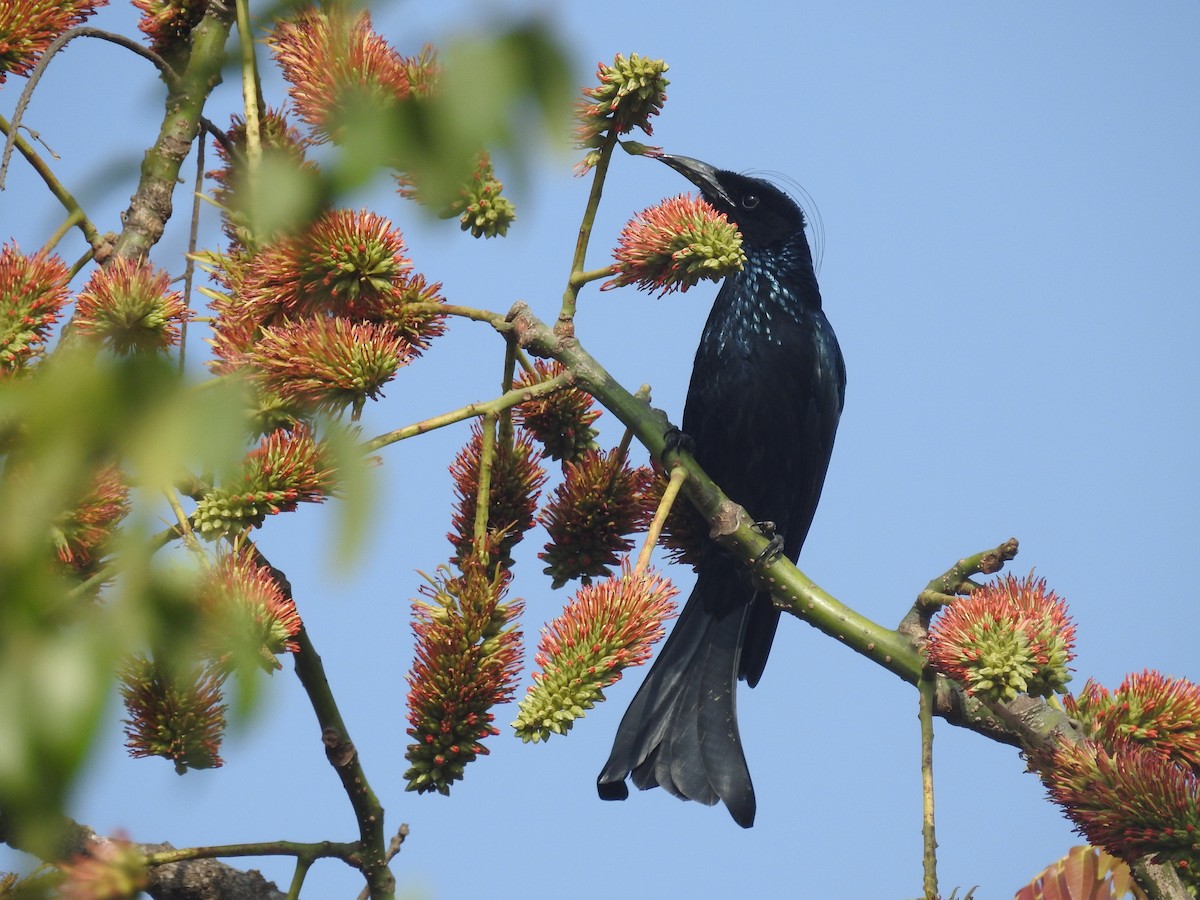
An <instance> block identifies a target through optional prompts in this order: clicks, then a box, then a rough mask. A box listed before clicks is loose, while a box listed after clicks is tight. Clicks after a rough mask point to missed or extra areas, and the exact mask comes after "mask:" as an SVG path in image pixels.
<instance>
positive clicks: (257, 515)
mask: <svg viewBox="0 0 1200 900" xmlns="http://www.w3.org/2000/svg"><path fill="white" fill-rule="evenodd" d="M336 484H337V471H336V469H334V467H333V464H332V461H331V460H330V458H329V453H328V450H327V448H326V447H325V446H324V445H323V444H322V443H320V442H319V441H318V440H317V439H316V437H315V436H314V435H313V433H312V431H311V430H310V429H309V428H307V427H304V426H298V427H297V428H295V429H293V430H292V431H287V430H285V429H282V428H280V429H278V430H276V431H273V432H272V433H271V434H269V435H267V437H265V438H263V440H262V442H261V443H260V444H259V446H258V447H257V448H256V449H255V450H253V451H251V452H250V453H249V454H247V455H246V458H245V460H244V461H243V463H242V468H241V470H240V471H239V472H238V473H236V474H235V475H234V476H233V477H232V478H230V479H228V480H227V481H226V482H225V483H223V484H222V485H221V486H220V487H216V488H213V489H212V490H210V491H209V492H208V493H206V494H205V495H204V496H203V497H202V498H201V499H200V501H199V502H198V503H197V504H196V512H195V513H194V515H193V520H194V522H195V527H196V529H197V530H198V531H199V532H200V533H201V534H202V535H204V536H205V537H208V538H217V537H220V536H221V535H223V534H228V533H234V532H240V531H244V530H246V529H248V528H252V527H253V528H257V527H258V526H259V525H261V524H262V523H263V520H264V519H265V518H266V517H267V516H269V515H275V514H277V513H281V512H291V511H292V510H294V509H295V508H296V506H297V504H299V503H320V502H321V501H322V500H324V499H325V498H326V497H328V496H329V495H330V494H332V493H333V491H334V489H335V487H336Z"/></svg>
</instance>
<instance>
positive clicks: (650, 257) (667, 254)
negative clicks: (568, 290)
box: [601, 194, 746, 297]
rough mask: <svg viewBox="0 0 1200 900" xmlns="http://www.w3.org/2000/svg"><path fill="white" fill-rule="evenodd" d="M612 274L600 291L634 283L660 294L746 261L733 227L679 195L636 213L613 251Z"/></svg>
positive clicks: (718, 274) (715, 276)
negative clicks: (614, 261) (613, 273)
mask: <svg viewBox="0 0 1200 900" xmlns="http://www.w3.org/2000/svg"><path fill="white" fill-rule="evenodd" d="M613 255H614V257H615V258H616V260H617V262H616V265H615V266H614V269H615V271H616V277H615V278H613V279H612V280H610V281H606V282H605V283H604V284H603V285H602V286H601V290H609V289H610V288H615V287H622V286H624V285H627V284H635V285H637V286H638V287H640V288H642V289H644V290H651V291H653V290H657V291H658V292H659V296H660V297H661V296H662V295H664V294H667V293H669V292H671V291H675V290H678V291H680V292H682V291H686V290H687V289H688V288H690V287H692V286H693V285H695V284H697V283H698V282H699V281H700V280H701V279H708V280H710V281H719V280H720V279H722V278H724V277H725V276H726V275H728V274H730V273H731V272H736V271H739V270H740V269H741V268H742V266H743V265H745V263H746V254H745V253H743V252H742V236H741V235H740V234H739V233H738V230H737V227H736V226H735V225H734V224H733V223H732V222H730V221H729V220H728V219H727V218H725V214H724V213H720V212H717V210H716V209H714V208H713V207H712V206H710V205H709V204H708V203H707V202H705V201H704V200H702V199H700V198H698V197H692V196H691V195H690V194H682V195H680V196H678V197H672V198H671V199H669V200H664V201H663V202H662V203H660V204H659V205H658V206H652V207H650V208H649V209H645V210H643V211H642V212H640V213H638V214H637V215H636V216H634V217H633V218H632V219H631V220H630V221H629V224H627V225H626V226H625V230H624V231H622V232H621V240H620V243H619V245H618V246H617V249H616V250H615V251H614V253H613Z"/></svg>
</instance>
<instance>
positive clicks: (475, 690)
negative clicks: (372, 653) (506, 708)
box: [404, 557, 522, 794]
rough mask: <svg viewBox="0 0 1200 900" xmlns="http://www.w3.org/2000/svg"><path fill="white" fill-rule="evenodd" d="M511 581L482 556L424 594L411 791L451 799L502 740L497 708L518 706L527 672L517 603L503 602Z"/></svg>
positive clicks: (418, 627)
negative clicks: (471, 768)
mask: <svg viewBox="0 0 1200 900" xmlns="http://www.w3.org/2000/svg"><path fill="white" fill-rule="evenodd" d="M508 580H509V574H508V572H507V570H505V569H496V570H494V571H490V572H489V567H488V566H487V565H485V563H484V562H483V561H482V560H481V559H479V558H477V557H468V558H466V559H464V560H463V561H462V562H461V565H460V568H459V571H458V573H457V574H453V575H452V574H450V572H449V571H448V570H446V571H443V572H442V573H440V574H439V577H438V578H437V579H436V580H433V579H431V580H430V583H429V585H428V586H426V587H424V588H422V591H421V593H422V594H423V596H424V598H425V599H423V600H417V601H416V602H414V604H413V625H412V628H413V634H414V636H415V638H416V655H415V658H414V660H413V665H412V669H411V670H410V671H409V673H408V685H409V693H408V721H409V726H410V727H409V728H408V735H409V737H411V738H412V739H413V743H411V744H409V745H408V749H407V752H406V753H405V758H406V759H407V760H408V761H409V764H410V765H409V769H408V770H407V771H406V772H405V773H404V778H405V780H406V781H407V782H408V790H410V791H417V792H419V793H426V792H429V791H437V792H438V793H440V794H449V793H450V785H452V784H453V783H454V782H455V781H458V780H459V779H460V778H462V776H463V769H464V767H465V766H466V765H467V764H468V763H470V762H471V761H472V760H474V759H475V758H476V757H477V756H480V755H486V754H487V752H488V750H487V748H486V747H484V746H483V745H482V744H481V743H480V741H482V740H483V739H484V738H486V737H488V736H489V735H494V734H499V733H500V732H499V730H498V729H497V728H496V727H495V726H494V725H493V724H492V722H493V719H494V716H493V715H492V712H491V709H492V707H493V706H495V705H496V704H498V703H505V702H507V701H508V700H510V699H512V694H513V691H514V689H515V684H516V679H517V677H518V675H519V673H520V665H521V633H520V632H519V631H517V630H516V628H515V627H514V625H513V622H514V620H515V619H516V618H517V616H518V615H519V614H520V611H521V607H522V604H521V603H520V602H519V601H511V600H510V601H506V600H505V599H504V594H505V590H506V588H507V584H508Z"/></svg>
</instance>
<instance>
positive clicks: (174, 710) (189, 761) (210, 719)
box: [120, 656, 225, 775]
mask: <svg viewBox="0 0 1200 900" xmlns="http://www.w3.org/2000/svg"><path fill="white" fill-rule="evenodd" d="M120 677H121V696H122V697H123V698H124V700H125V709H126V711H127V712H128V713H129V718H128V719H126V720H125V723H124V724H125V737H126V742H125V744H126V746H127V747H128V748H129V753H130V755H131V756H134V757H142V756H162V757H165V758H166V759H169V760H172V761H173V762H174V763H175V771H176V772H178V773H179V774H180V775H182V774H183V773H184V772H186V771H187V770H188V769H213V768H216V767H218V766H220V765H221V764H222V760H221V757H220V756H218V755H217V751H218V750H220V748H221V738H222V736H223V735H224V733H225V704H224V703H222V702H221V685H222V683H223V682H224V680H225V675H224V673H223V672H221V671H220V669H218V668H214V667H211V666H197V667H195V668H193V669H192V671H191V672H189V673H187V674H185V675H179V674H175V673H173V672H171V671H170V670H169V668H168V667H166V666H160V665H159V664H158V663H156V662H155V661H153V660H150V659H147V658H145V657H143V656H135V657H133V658H132V659H131V660H130V661H129V662H128V663H127V664H126V665H125V668H124V669H122V671H121V674H120Z"/></svg>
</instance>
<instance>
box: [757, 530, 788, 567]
mask: <svg viewBox="0 0 1200 900" xmlns="http://www.w3.org/2000/svg"><path fill="white" fill-rule="evenodd" d="M754 530H755V531H757V532H758V533H759V534H761V535H762V536H763V537H765V538H766V539H767V540H768V541H770V543H769V544H767V546H766V547H764V548H763V552H762V553H760V554H758V556H756V557H754V562H753V563H751V567H752V568H755V569H757V568H758V567H759V566H761V565H763V564H765V563H769V562H771V561H772V560H773V559H775V557H777V556H779V554H781V553H783V536H782V535H781V534H779V532H777V531H776V530H775V523H774V522H755V523H754Z"/></svg>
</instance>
